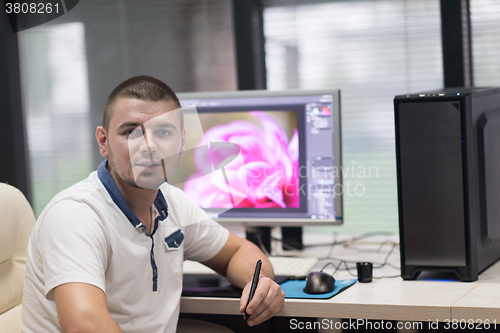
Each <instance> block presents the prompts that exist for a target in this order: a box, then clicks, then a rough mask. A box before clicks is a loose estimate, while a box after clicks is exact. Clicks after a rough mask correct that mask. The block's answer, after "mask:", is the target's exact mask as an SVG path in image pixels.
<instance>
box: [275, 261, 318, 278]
mask: <svg viewBox="0 0 500 333" xmlns="http://www.w3.org/2000/svg"><path fill="white" fill-rule="evenodd" d="M268 259H269V261H270V262H271V264H272V265H273V268H274V275H276V276H306V275H308V274H309V273H310V272H311V269H313V268H314V266H316V264H317V263H318V259H316V258H301V257H269V258H268Z"/></svg>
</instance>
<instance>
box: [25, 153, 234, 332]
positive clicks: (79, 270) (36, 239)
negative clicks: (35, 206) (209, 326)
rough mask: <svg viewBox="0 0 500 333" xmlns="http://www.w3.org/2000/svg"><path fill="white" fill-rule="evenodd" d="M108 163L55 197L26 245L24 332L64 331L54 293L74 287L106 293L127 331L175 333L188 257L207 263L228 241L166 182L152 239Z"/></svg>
mask: <svg viewBox="0 0 500 333" xmlns="http://www.w3.org/2000/svg"><path fill="white" fill-rule="evenodd" d="M106 163H107V161H104V162H103V163H102V164H101V165H100V166H99V169H98V170H97V171H95V172H93V173H91V174H90V176H89V177H88V178H87V179H85V180H83V181H81V182H79V183H77V184H76V185H74V186H72V187H70V188H68V189H67V190H64V191H62V192H61V193H59V194H58V195H56V196H55V197H54V198H53V199H52V200H51V201H50V203H49V204H48V205H47V207H45V209H44V210H43V212H42V213H41V215H40V217H39V218H38V220H37V223H36V224H35V227H34V230H33V233H32V235H31V238H30V242H29V245H28V260H27V263H26V266H27V267H26V278H25V283H24V300H23V307H22V318H21V327H22V331H23V332H60V331H61V328H60V325H59V320H58V317H57V311H56V305H55V302H54V297H53V289H54V288H55V287H57V286H59V285H61V284H64V283H68V282H82V283H88V284H92V285H94V286H96V287H98V288H100V289H102V290H103V291H104V292H105V293H106V300H107V305H108V310H109V312H110V314H111V316H112V317H113V319H114V320H115V321H116V322H117V323H118V325H119V326H120V327H121V329H122V330H123V331H124V332H175V329H176V326H177V320H178V316H179V304H180V296H181V291H182V262H183V260H184V259H190V260H197V261H206V260H208V259H210V258H212V257H213V256H214V255H215V254H217V253H218V252H219V251H220V250H221V249H222V247H223V246H224V244H225V243H226V241H227V238H228V235H229V232H228V231H227V229H225V228H223V227H221V226H220V225H219V224H217V223H216V222H214V221H213V220H211V219H208V217H207V216H206V214H205V212H204V211H203V210H201V209H199V208H198V207H197V206H196V205H195V204H194V203H193V202H192V201H191V200H190V199H189V198H188V197H187V196H186V195H185V194H184V193H183V192H182V191H181V190H179V189H177V188H175V187H173V186H170V185H168V184H164V185H162V186H161V187H160V191H158V195H157V197H156V200H155V203H154V208H153V209H154V212H155V215H154V216H155V221H156V222H155V223H154V224H156V227H155V228H154V230H153V232H152V235H148V234H147V232H146V229H145V227H144V226H142V224H141V223H140V221H139V219H138V218H137V216H136V215H135V214H134V213H133V212H132V210H131V209H130V208H129V207H128V205H127V204H126V203H125V201H124V199H123V197H122V196H121V194H120V192H119V190H118V188H117V187H116V184H115V183H114V181H113V178H112V177H111V175H110V174H109V172H108V170H107V169H106ZM167 203H168V207H167ZM165 216H167V217H166V218H165ZM200 221H201V222H200ZM154 224H153V225H154Z"/></svg>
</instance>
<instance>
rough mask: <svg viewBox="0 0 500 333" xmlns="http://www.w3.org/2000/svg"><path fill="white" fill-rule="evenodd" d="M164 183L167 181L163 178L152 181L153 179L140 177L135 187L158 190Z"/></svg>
mask: <svg viewBox="0 0 500 333" xmlns="http://www.w3.org/2000/svg"><path fill="white" fill-rule="evenodd" d="M163 183H165V179H163V178H161V179H158V178H155V179H151V178H146V177H138V178H137V179H136V180H135V185H136V186H137V187H138V188H143V189H146V190H156V189H158V188H159V187H160V185H162V184H163Z"/></svg>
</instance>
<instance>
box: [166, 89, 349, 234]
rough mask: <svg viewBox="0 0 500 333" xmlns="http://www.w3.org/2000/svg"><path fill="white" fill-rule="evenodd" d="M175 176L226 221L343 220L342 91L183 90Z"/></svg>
mask: <svg viewBox="0 0 500 333" xmlns="http://www.w3.org/2000/svg"><path fill="white" fill-rule="evenodd" d="M178 97H179V99H180V102H181V106H182V109H183V113H184V125H185V127H186V153H185V154H184V155H183V156H182V157H181V158H180V160H179V165H178V167H177V170H176V172H175V174H174V177H173V178H172V179H171V181H170V183H171V184H173V185H175V186H177V187H179V188H181V189H182V190H183V191H184V192H185V193H186V194H187V195H188V196H189V197H190V198H191V199H192V200H194V201H195V202H196V204H198V206H199V207H201V208H203V209H204V210H205V211H206V212H207V213H208V214H209V216H211V217H212V218H214V219H216V220H217V221H219V222H221V223H223V224H231V223H236V224H239V225H255V226H258V225H284V226H294V225H296V226H299V225H300V226H302V225H305V224H309V223H310V224H342V177H341V176H342V173H341V170H340V168H341V133H340V91H339V90H321V91H287V92H275V91H259V90H252V91H232V92H212V93H207V92H199V93H180V94H178Z"/></svg>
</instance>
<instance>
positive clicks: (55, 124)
mask: <svg viewBox="0 0 500 333" xmlns="http://www.w3.org/2000/svg"><path fill="white" fill-rule="evenodd" d="M18 35H19V38H20V43H19V44H20V58H21V67H22V72H23V95H24V96H23V99H24V105H25V109H26V115H27V124H28V126H27V131H28V133H27V134H28V147H29V148H28V149H29V154H30V164H31V174H32V184H33V189H32V191H33V198H34V202H33V206H34V210H35V214H36V216H38V215H39V214H40V212H41V211H42V209H43V208H44V207H45V205H46V204H47V203H48V202H49V201H50V199H51V198H52V197H53V196H54V195H55V194H57V193H58V192H59V191H61V190H63V189H64V188H67V187H68V186H70V185H72V184H74V183H76V182H77V181H79V180H82V179H84V178H86V177H87V176H88V175H89V173H90V172H91V171H92V170H95V169H96V168H97V166H98V165H99V163H100V162H101V161H102V159H103V158H102V157H101V156H100V154H99V150H98V147H97V144H96V143H95V138H94V133H95V129H96V126H99V125H101V121H102V110H103V108H104V104H105V102H106V99H107V97H108V95H109V93H110V92H111V91H112V90H113V89H114V88H115V87H116V86H117V85H118V84H119V83H120V82H122V81H123V80H125V79H127V78H129V77H131V76H134V75H142V74H145V75H151V76H154V77H157V78H159V79H160V80H163V81H164V82H166V83H167V84H169V85H170V86H171V87H172V88H173V89H174V91H178V92H181V91H203V90H204V91H206V90H235V89H236V88H237V84H236V70H235V55H234V38H233V26H232V7H231V1H230V0H183V1H159V0H155V1H153V0H148V1H139V0H136V1H127V2H123V1H111V0H103V1H80V2H79V3H78V5H77V6H76V7H75V8H74V9H72V10H71V11H70V12H68V13H67V14H65V15H63V16H60V17H58V18H57V19H55V20H53V21H50V22H48V23H46V24H43V25H41V26H38V27H35V28H32V29H28V30H25V31H23V32H21V33H19V34H18Z"/></svg>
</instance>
